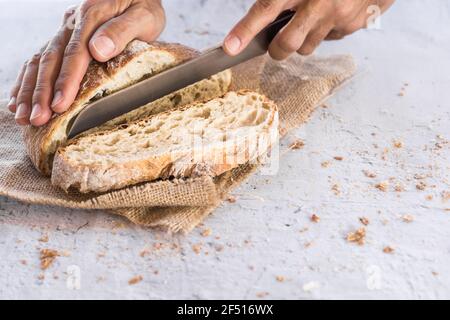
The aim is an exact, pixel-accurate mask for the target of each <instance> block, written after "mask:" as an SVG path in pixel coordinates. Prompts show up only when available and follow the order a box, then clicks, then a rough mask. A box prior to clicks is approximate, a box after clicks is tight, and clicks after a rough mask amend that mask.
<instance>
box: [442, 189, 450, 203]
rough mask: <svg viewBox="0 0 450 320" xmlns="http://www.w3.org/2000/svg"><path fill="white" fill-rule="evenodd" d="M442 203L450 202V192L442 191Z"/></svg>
mask: <svg viewBox="0 0 450 320" xmlns="http://www.w3.org/2000/svg"><path fill="white" fill-rule="evenodd" d="M441 196H442V201H443V202H447V201H448V200H450V191H442V194H441Z"/></svg>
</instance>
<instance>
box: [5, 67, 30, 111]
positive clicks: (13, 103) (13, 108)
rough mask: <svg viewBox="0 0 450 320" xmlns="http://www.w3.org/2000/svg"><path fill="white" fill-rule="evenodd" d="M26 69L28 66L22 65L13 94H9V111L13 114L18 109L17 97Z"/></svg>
mask: <svg viewBox="0 0 450 320" xmlns="http://www.w3.org/2000/svg"><path fill="white" fill-rule="evenodd" d="M26 67H27V64H26V63H24V64H23V65H22V67H21V68H20V72H19V74H18V75H17V79H16V82H15V84H14V86H13V87H12V89H11V92H10V94H9V96H10V100H9V103H8V109H9V111H11V112H12V113H15V112H16V109H17V103H16V101H17V95H18V94H19V90H20V85H21V84H22V80H23V75H24V74H25V70H26Z"/></svg>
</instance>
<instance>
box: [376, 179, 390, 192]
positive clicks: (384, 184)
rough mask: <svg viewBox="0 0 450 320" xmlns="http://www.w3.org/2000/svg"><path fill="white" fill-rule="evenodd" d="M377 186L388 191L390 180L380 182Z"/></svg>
mask: <svg viewBox="0 0 450 320" xmlns="http://www.w3.org/2000/svg"><path fill="white" fill-rule="evenodd" d="M375 188H377V189H378V190H380V191H383V192H387V191H388V189H389V181H382V182H379V183H377V184H376V185H375Z"/></svg>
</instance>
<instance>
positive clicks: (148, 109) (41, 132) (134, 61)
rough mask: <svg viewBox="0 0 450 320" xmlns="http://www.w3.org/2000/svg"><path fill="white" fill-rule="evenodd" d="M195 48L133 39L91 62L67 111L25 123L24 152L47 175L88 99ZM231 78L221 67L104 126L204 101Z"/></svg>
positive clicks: (179, 58) (221, 91)
mask: <svg viewBox="0 0 450 320" xmlns="http://www.w3.org/2000/svg"><path fill="white" fill-rule="evenodd" d="M198 54H199V53H198V52H197V51H195V50H193V49H190V48H187V47H185V46H182V45H179V44H167V43H162V42H154V43H152V44H147V43H145V42H142V41H137V40H135V41H133V42H131V43H130V44H129V45H128V46H127V48H126V49H125V51H124V52H123V53H122V54H120V55H119V56H118V57H116V58H114V59H112V60H110V61H108V62H106V63H98V62H92V63H91V64H90V66H89V69H88V71H87V74H86V76H85V78H84V80H83V82H82V85H81V87H80V90H79V93H78V96H77V98H76V100H75V102H74V103H73V104H72V106H71V107H70V108H69V110H68V111H66V112H65V113H63V114H61V115H59V116H55V117H53V118H52V119H51V120H50V121H49V123H48V124H47V125H45V126H43V127H33V126H27V127H25V128H24V129H23V136H24V141H25V144H26V148H27V152H28V155H29V157H30V159H31V161H32V162H33V164H34V166H35V167H36V168H37V169H38V170H39V171H40V172H42V173H43V174H45V175H50V173H51V168H52V162H53V156H54V153H55V152H56V150H57V149H58V147H60V146H61V145H64V144H65V143H66V140H67V126H68V124H69V123H70V120H71V119H73V118H74V117H75V116H76V115H77V114H78V113H79V112H80V111H81V110H83V108H84V107H86V106H87V105H88V104H89V103H90V102H91V101H93V100H95V99H99V98H101V97H103V96H106V95H108V94H111V93H113V92H116V91H118V90H120V89H123V88H125V87H128V86H130V85H132V84H134V83H136V82H138V81H140V80H142V79H144V78H147V77H150V76H152V75H155V74H157V73H159V72H161V71H163V70H165V69H168V68H170V67H173V66H175V65H177V64H180V63H182V62H183V61H186V60H188V59H191V58H193V57H195V56H197V55H198ZM230 82H231V73H230V71H226V72H222V73H221V74H218V75H216V76H214V77H212V78H210V79H206V80H203V81H201V82H198V83H197V84H195V85H192V86H190V87H187V88H185V89H182V90H180V91H178V92H175V93H173V94H171V95H169V96H167V97H164V98H162V99H160V100H158V101H155V102H153V103H151V104H149V105H147V106H143V107H142V108H140V109H138V110H135V111H134V112H133V113H131V114H129V115H125V116H122V117H121V118H120V119H117V120H113V121H111V122H109V123H108V124H106V125H105V126H104V127H103V128H102V129H105V128H108V127H112V126H114V125H116V124H117V123H120V122H125V121H130V120H132V119H137V118H139V117H142V116H146V115H150V114H153V113H155V112H160V111H162V110H167V109H170V108H174V107H179V106H182V105H186V104H189V103H192V102H193V101H195V100H200V101H206V100H209V99H212V98H214V97H218V96H221V95H223V94H224V93H225V92H227V91H228V87H229V85H230ZM96 130H99V129H96ZM93 131H95V130H93Z"/></svg>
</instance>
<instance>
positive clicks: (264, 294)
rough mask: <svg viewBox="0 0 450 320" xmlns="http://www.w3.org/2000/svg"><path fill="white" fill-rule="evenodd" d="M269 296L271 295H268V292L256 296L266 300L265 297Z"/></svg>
mask: <svg viewBox="0 0 450 320" xmlns="http://www.w3.org/2000/svg"><path fill="white" fill-rule="evenodd" d="M268 295H269V293H268V292H267V291H263V292H258V293H257V294H256V296H257V297H258V298H265V297H267V296H268Z"/></svg>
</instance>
